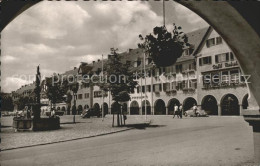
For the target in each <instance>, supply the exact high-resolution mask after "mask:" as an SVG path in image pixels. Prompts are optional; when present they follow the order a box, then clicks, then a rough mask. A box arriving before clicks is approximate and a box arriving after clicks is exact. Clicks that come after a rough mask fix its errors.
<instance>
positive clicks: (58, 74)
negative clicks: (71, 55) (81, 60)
mask: <svg viewBox="0 0 260 166" xmlns="http://www.w3.org/2000/svg"><path fill="white" fill-rule="evenodd" d="M76 69H77V67H74V70H76ZM58 75H59V74H58Z"/></svg>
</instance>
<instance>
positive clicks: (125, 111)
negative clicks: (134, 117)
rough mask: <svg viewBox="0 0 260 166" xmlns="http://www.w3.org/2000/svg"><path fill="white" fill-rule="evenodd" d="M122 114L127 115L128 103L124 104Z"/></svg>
mask: <svg viewBox="0 0 260 166" xmlns="http://www.w3.org/2000/svg"><path fill="white" fill-rule="evenodd" d="M122 113H123V114H124V115H126V114H127V104H126V103H123V106H122Z"/></svg>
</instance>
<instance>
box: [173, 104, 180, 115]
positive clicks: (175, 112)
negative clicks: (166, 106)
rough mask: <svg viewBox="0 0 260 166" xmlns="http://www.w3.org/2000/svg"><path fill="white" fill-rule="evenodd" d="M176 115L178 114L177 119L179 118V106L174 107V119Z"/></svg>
mask: <svg viewBox="0 0 260 166" xmlns="http://www.w3.org/2000/svg"><path fill="white" fill-rule="evenodd" d="M175 114H177V117H178V118H179V115H178V106H177V104H175V105H174V111H173V118H174V117H175Z"/></svg>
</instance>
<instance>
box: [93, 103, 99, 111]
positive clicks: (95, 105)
mask: <svg viewBox="0 0 260 166" xmlns="http://www.w3.org/2000/svg"><path fill="white" fill-rule="evenodd" d="M93 108H94V110H95V111H100V106H99V104H98V103H95V104H94V105H93Z"/></svg>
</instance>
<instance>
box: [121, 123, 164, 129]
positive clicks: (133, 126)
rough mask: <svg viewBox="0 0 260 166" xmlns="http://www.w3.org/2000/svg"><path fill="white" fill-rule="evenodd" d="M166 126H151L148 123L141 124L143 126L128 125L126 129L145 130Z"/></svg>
mask: <svg viewBox="0 0 260 166" xmlns="http://www.w3.org/2000/svg"><path fill="white" fill-rule="evenodd" d="M165 126H166V125H150V124H148V123H141V124H126V125H125V126H124V127H129V128H135V129H139V130H145V129H146V128H157V127H165Z"/></svg>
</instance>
